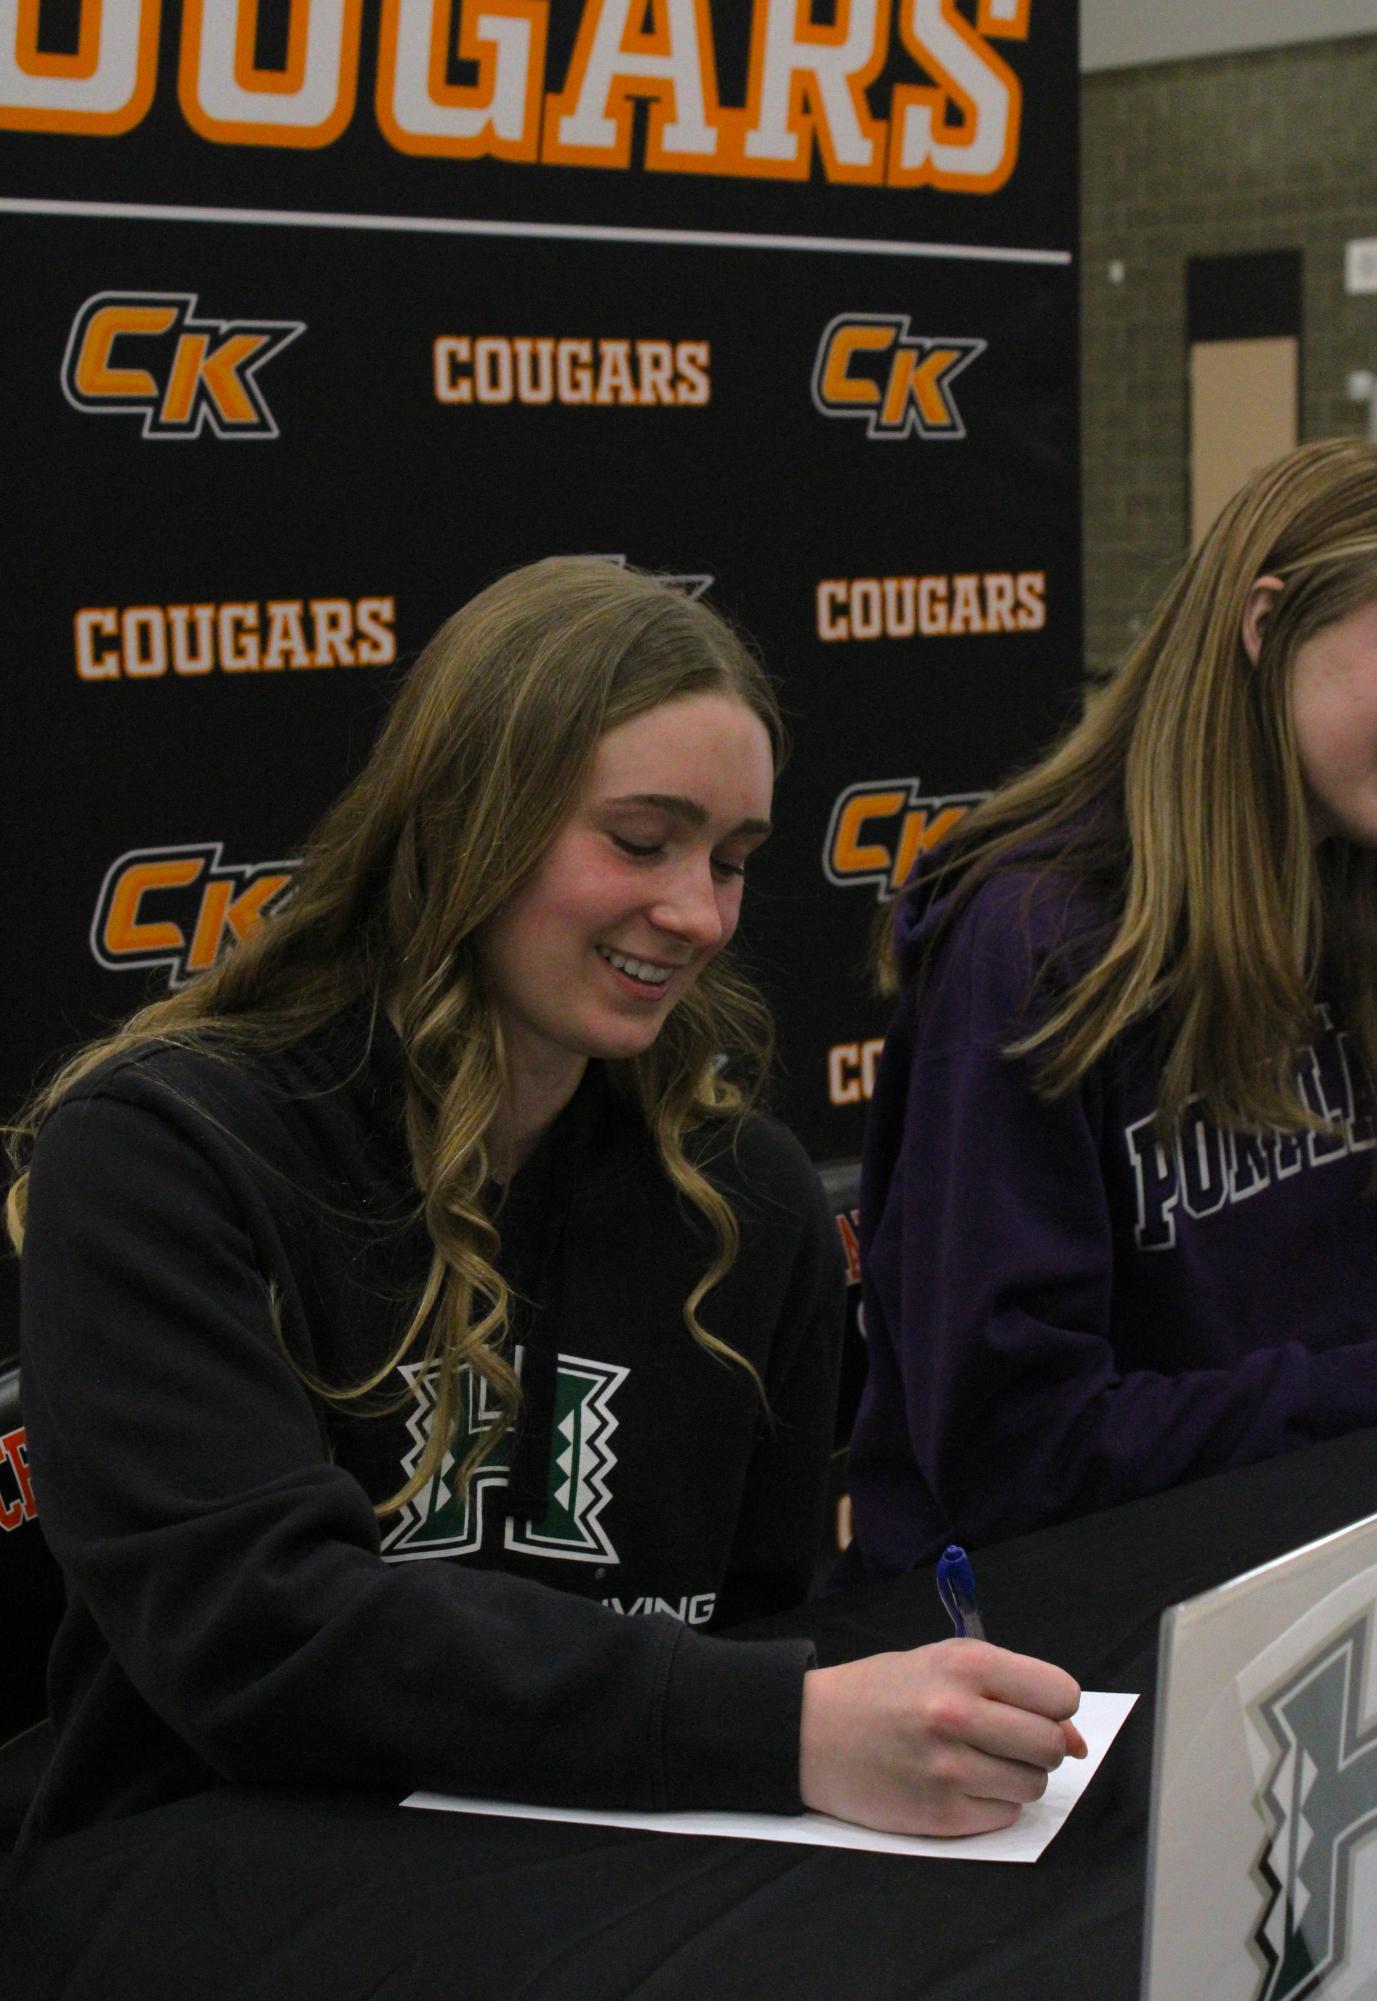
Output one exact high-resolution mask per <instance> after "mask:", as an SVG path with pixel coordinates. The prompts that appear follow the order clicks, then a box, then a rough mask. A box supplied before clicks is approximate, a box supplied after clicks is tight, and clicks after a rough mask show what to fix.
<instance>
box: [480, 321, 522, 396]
mask: <svg viewBox="0 0 1377 2001" xmlns="http://www.w3.org/2000/svg"><path fill="white" fill-rule="evenodd" d="M473 386H474V389H475V391H476V393H477V396H478V400H479V402H480V403H510V402H511V400H512V388H513V383H512V346H511V342H510V341H508V340H504V339H503V338H502V336H501V334H482V335H480V337H479V338H478V340H476V341H475V342H474V346H473Z"/></svg>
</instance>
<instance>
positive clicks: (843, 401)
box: [817, 317, 898, 410]
mask: <svg viewBox="0 0 1377 2001" xmlns="http://www.w3.org/2000/svg"><path fill="white" fill-rule="evenodd" d="M897 334H898V328H897V327H896V325H895V323H894V321H893V320H892V319H891V320H858V319H854V318H850V317H843V318H841V319H836V320H833V322H832V324H831V326H830V327H829V328H828V330H827V332H826V334H825V335H824V336H823V346H822V353H821V358H820V361H819V364H818V371H817V397H818V400H819V401H820V402H821V403H822V404H823V405H824V406H826V407H827V408H829V409H834V408H842V409H861V410H867V409H873V408H874V406H875V405H876V404H877V403H878V402H879V400H880V386H879V384H878V383H877V382H872V381H871V380H870V378H869V377H868V376H864V375H853V374H852V373H851V363H852V362H853V361H854V360H855V358H856V356H857V355H862V354H886V353H888V351H889V349H890V348H892V347H893V345H894V342H895V339H896V337H897Z"/></svg>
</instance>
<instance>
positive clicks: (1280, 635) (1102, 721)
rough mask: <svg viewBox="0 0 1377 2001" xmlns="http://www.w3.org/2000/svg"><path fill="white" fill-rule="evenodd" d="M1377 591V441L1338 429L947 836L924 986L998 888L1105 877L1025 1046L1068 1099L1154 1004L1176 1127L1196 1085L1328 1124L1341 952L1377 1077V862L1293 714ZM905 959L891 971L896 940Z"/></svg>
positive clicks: (1243, 1122)
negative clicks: (1300, 683)
mask: <svg viewBox="0 0 1377 2001" xmlns="http://www.w3.org/2000/svg"><path fill="white" fill-rule="evenodd" d="M1264 577H1275V578H1276V579H1277V580H1278V581H1279V583H1280V585H1281V589H1280V592H1279V594H1278V595H1277V597H1276V601H1275V603H1274V605H1273V608H1272V610H1271V613H1270V615H1269V617H1268V618H1267V620H1266V622H1265V624H1264V625H1263V626H1262V629H1261V646H1260V650H1259V651H1258V656H1257V659H1256V662H1254V661H1253V660H1252V659H1251V658H1250V656H1249V652H1248V649H1247V648H1246V647H1245V645H1244V640H1243V631H1244V615H1245V611H1246V610H1247V607H1248V602H1249V598H1250V595H1251V592H1252V590H1253V586H1254V585H1255V584H1256V583H1257V582H1258V581H1259V580H1260V579H1261V578H1264ZM1374 601H1377V447H1373V446H1371V445H1368V444H1365V443H1362V442H1359V441H1358V440H1356V439H1348V438H1339V439H1328V440H1324V441H1321V442H1319V443H1315V444H1310V445H1305V446H1302V447H1301V448H1300V449H1299V450H1297V451H1294V452H1291V453H1289V454H1288V455H1287V456H1286V457H1285V458H1282V459H1279V460H1277V461H1276V462H1275V463H1274V464H1272V465H1269V466H1266V467H1265V468H1263V470H1262V471H1260V472H1258V473H1257V474H1255V475H1254V476H1253V478H1252V479H1250V480H1249V481H1248V482H1247V483H1246V485H1244V487H1243V488H1242V489H1241V490H1240V491H1239V492H1238V493H1237V494H1236V495H1235V496H1234V498H1233V499H1232V500H1231V501H1230V502H1229V504H1228V506H1226V507H1225V509H1224V510H1223V512H1222V514H1221V515H1220V516H1219V519H1218V520H1217V521H1216V522H1215V523H1214V525H1213V527H1212V528H1211V529H1210V531H1209V533H1208V534H1207V535H1206V537H1205V538H1204V540H1203V542H1202V543H1201V544H1200V547H1199V548H1198V549H1197V551H1196V552H1195V554H1194V555H1193V556H1192V557H1191V558H1190V560H1189V561H1188V562H1187V563H1186V564H1185V565H1184V566H1183V567H1182V569H1181V570H1180V572H1179V573H1178V575H1177V576H1176V578H1175V580H1174V581H1173V583H1172V584H1171V585H1170V587H1169V588H1168V590H1167V592H1166V594H1165V596H1164V597H1163V599H1162V601H1161V603H1160V604H1159V606H1158V608H1157V610H1156V612H1155V614H1154V616H1153V617H1152V619H1151V621H1150V623H1149V625H1148V628H1147V630H1146V632H1145V633H1144V634H1143V637H1142V638H1141V639H1140V640H1139V641H1138V643H1137V645H1136V646H1135V647H1134V649H1133V651H1132V652H1131V653H1130V654H1129V656H1128V658H1127V659H1126V661H1125V662H1124V664H1123V666H1122V668H1121V669H1120V670H1119V672H1118V674H1117V676H1116V677H1115V678H1114V679H1113V680H1112V681H1111V682H1110V684H1109V685H1108V686H1107V687H1106V688H1105V689H1104V690H1103V691H1102V692H1100V693H1097V694H1096V695H1094V696H1093V697H1092V699H1091V701H1090V703H1089V705H1088V707H1087V709H1086V713H1085V715H1084V717H1083V719H1082V720H1081V722H1080V723H1079V724H1078V725H1077V726H1076V727H1075V728H1074V729H1073V730H1072V731H1071V732H1070V734H1069V735H1068V736H1067V737H1066V738H1065V739H1064V740H1063V742H1062V743H1061V744H1060V745H1059V746H1058V747H1057V748H1056V749H1055V750H1053V751H1052V753H1051V754H1050V756H1048V757H1046V758H1045V759H1044V760H1043V761H1042V762H1041V763H1039V764H1037V765H1036V766H1035V767H1034V768H1033V769H1032V770H1030V771H1028V772H1026V773H1025V774H1023V775H1022V776H1021V777H1018V778H1015V779H1014V780H1013V781H1012V782H1011V783H1009V784H1007V785H1005V786H1003V787H1001V788H1000V790H998V791H997V792H995V793H994V794H993V795H992V797H991V798H990V799H988V800H987V801H985V802H984V804H983V805H981V806H980V807H978V808H977V809H976V810H975V811H973V812H972V813H970V814H969V815H968V816H967V818H966V819H965V820H964V821H963V823H962V824H961V826H960V827H959V828H958V829H957V830H956V832H955V833H954V834H953V835H952V836H951V837H950V838H949V840H948V842H947V843H946V844H944V847H943V849H942V851H941V857H940V860H939V862H938V864H937V866H936V867H935V868H934V869H931V870H929V871H927V872H926V874H925V877H924V884H925V886H926V885H927V884H933V883H945V884H946V885H947V886H948V887H949V888H950V890H951V897H950V904H949V912H948V914H947V916H946V918H945V920H944V922H943V924H942V926H941V927H940V928H939V930H938V932H937V934H936V935H935V936H934V939H933V940H932V942H931V944H930V945H929V947H928V952H927V956H926V958H925V960H924V962H923V966H922V967H921V968H920V971H919V979H918V984H919V987H920V988H921V984H922V979H923V976H924V973H925V971H926V969H927V967H929V966H930V965H931V963H932V952H933V950H934V949H935V948H936V946H937V944H939V943H940V939H941V937H942V936H943V935H945V932H946V929H947V928H948V925H949V924H950V921H951V919H952V918H954V917H955V915H956V914H957V912H958V911H959V910H960V909H961V908H962V907H963V906H964V905H965V903H966V902H968V901H969V899H970V898H971V897H972V896H973V895H974V894H975V892H976V890H977V889H978V888H979V887H980V885H981V884H982V883H983V882H985V881H987V880H988V879H989V877H990V876H992V875H993V874H995V873H996V872H997V871H999V870H1002V869H1007V868H1010V867H1020V868H1022V867H1029V866H1031V867H1035V868H1037V869H1039V870H1054V871H1057V872H1059V873H1062V874H1065V875H1066V876H1067V877H1068V878H1073V879H1077V880H1079V881H1081V882H1083V883H1085V884H1086V886H1087V887H1088V888H1089V889H1090V890H1091V891H1092V893H1093V895H1094V899H1095V900H1096V901H1097V902H1098V903H1099V905H1100V906H1101V907H1102V908H1103V909H1104V910H1105V913H1106V927H1105V934H1104V936H1103V938H1102V940H1101V941H1099V946H1098V951H1097V956H1096V957H1095V959H1094V963H1093V964H1091V965H1090V966H1089V968H1088V969H1085V970H1082V971H1080V972H1079V974H1078V975H1074V976H1070V977H1069V978H1068V980H1067V981H1066V982H1064V983H1063V985H1062V987H1061V989H1060V991H1058V992H1055V993H1054V995H1053V997H1052V999H1051V1003H1050V1006H1049V1008H1048V1010H1047V1012H1046V1014H1045V1018H1044V1019H1043V1020H1042V1022H1041V1024H1040V1026H1038V1027H1037V1028H1036V1029H1035V1030H1034V1031H1033V1032H1032V1033H1030V1034H1029V1035H1028V1036H1027V1037H1026V1038H1025V1039H1024V1040H1023V1041H1022V1042H1020V1043H1018V1044H1017V1045H1016V1047H1015V1049H1013V1050H1011V1051H1010V1053H1011V1054H1024V1053H1034V1052H1040V1053H1041V1055H1042V1059H1043V1060H1042V1063H1041V1067H1040V1069H1039V1072H1038V1085H1039V1088H1040V1089H1041V1090H1043V1091H1044V1092H1045V1093H1046V1094H1047V1095H1048V1096H1057V1095H1059V1094H1060V1093H1062V1092H1065V1091H1068V1090H1070V1089H1071V1088H1072V1087H1073V1086H1074V1085H1076V1084H1077V1083H1078V1082H1079V1081H1080V1079H1081V1078H1082V1077H1084V1076H1085V1074H1086V1072H1087V1071H1088V1070H1089V1069H1090V1068H1091V1066H1092V1065H1093V1064H1095V1063H1097V1062H1098V1061H1099V1060H1100V1059H1101V1058H1102V1057H1103V1056H1104V1055H1105V1054H1106V1052H1107V1051H1108V1050H1109V1048H1110V1047H1111V1045H1112V1044H1113V1043H1114V1042H1115V1041H1116V1040H1117V1039H1118V1038H1119V1037H1120V1036H1121V1035H1122V1034H1123V1033H1124V1032H1125V1030H1126V1029H1128V1028H1129V1027H1131V1026H1132V1025H1133V1024H1135V1023H1137V1022H1140V1021H1143V1020H1145V1019H1148V1018H1153V1019H1155V1021H1156V1022H1157V1024H1158V1027H1159V1030H1160V1035H1161V1042H1162V1078H1161V1086H1160V1091H1159V1098H1158V1108H1157V1109H1158V1119H1159V1123H1160V1125H1161V1126H1162V1128H1163V1129H1164V1130H1167V1129H1170V1128H1171V1127H1173V1126H1174V1125H1175V1123H1176V1121H1177V1120H1178V1118H1179V1116H1180V1113H1181V1111H1182V1109H1183V1107H1184V1106H1185V1104H1186V1102H1187V1100H1188V1099H1191V1098H1196V1097H1198V1098H1199V1099H1200V1100H1201V1101H1202V1103H1203V1105H1204V1107H1205V1109H1206V1111H1207V1112H1208V1113H1209V1115H1210V1116H1211V1117H1213V1118H1214V1119H1215V1121H1216V1122H1217V1123H1219V1124H1221V1125H1227V1126H1238V1127H1243V1128H1252V1129H1266V1128H1276V1129H1280V1130H1289V1131H1295V1130H1300V1129H1304V1128H1306V1127H1310V1126H1313V1125H1314V1124H1315V1123H1316V1121H1315V1118H1314V1116H1313V1114H1312V1113H1311V1112H1309V1111H1308V1110H1307V1108H1306V1106H1305V1103H1304V1101H1303V1100H1302V1098H1301V1095H1300V1091H1299V1088H1298V1086H1297V1082H1296V1063H1297V1060H1298V1058H1299V1056H1300V1054H1301V1052H1302V1050H1303V1049H1304V1048H1305V1046H1306V1044H1307V1043H1308V1042H1309V1041H1310V1040H1311V1038H1312V1036H1313V1033H1314V1011H1315V1000H1316V981H1317V978H1318V975H1319V972H1320V968H1321V964H1322V963H1323V965H1324V968H1325V972H1326V977H1327V978H1328V979H1329V980H1331V981H1333V982H1334V983H1335V987H1336V998H1337V999H1338V1000H1339V1001H1340V1004H1341V1006H1342V1008H1343V1011H1344V1017H1345V1023H1346V1026H1347V1027H1348V1029H1349V1032H1350V1034H1351V1035H1352V1036H1353V1038H1354V1041H1355V1042H1356V1044H1357V1047H1358V1050H1359V1052H1360V1054H1361V1056H1362V1058H1363V1060H1364V1062H1365V1064H1366V1067H1367V1072H1368V1075H1369V1076H1370V1077H1377V856H1374V855H1373V854H1372V853H1370V852H1367V851H1365V850H1362V849H1360V848H1358V847H1356V846H1354V845H1353V844H1352V843H1350V842H1347V841H1343V840H1329V841H1325V842H1323V843H1321V844H1319V845H1318V846H1317V844H1316V842H1315V838H1314V833H1313V828H1312V822H1311V817H1310V809H1309V802H1308V799H1307V793H1306V786H1305V780H1304V777H1303V774H1302V770H1301V761H1300V755H1299V752H1298V749H1297V745H1296V739H1295V732H1294V728H1293V724H1292V714H1291V673H1292V667H1293V664H1294V661H1295V657H1296V654H1297V651H1298V650H1299V648H1300V647H1302V646H1303V645H1304V644H1305V643H1306V641H1307V640H1310V639H1312V638H1313V637H1314V636H1315V635H1316V633H1318V632H1320V631H1321V630H1322V629H1323V628H1324V627H1326V626H1328V625H1331V624H1333V623H1334V621H1335V620H1337V619H1342V618H1344V617H1346V616H1348V615H1349V614H1350V613H1352V612H1354V611H1356V610H1358V609H1360V608H1361V607H1362V606H1364V605H1367V604H1371V603H1373V602H1374ZM924 893H926V887H925V891H924ZM888 965H889V971H890V978H891V983H892V965H893V961H892V948H891V949H890V952H889V954H888Z"/></svg>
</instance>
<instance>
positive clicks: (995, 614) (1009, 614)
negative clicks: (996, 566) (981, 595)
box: [985, 570, 1018, 632]
mask: <svg viewBox="0 0 1377 2001" xmlns="http://www.w3.org/2000/svg"><path fill="white" fill-rule="evenodd" d="M985 630H986V632H1016V631H1017V630H1018V627H1017V625H1016V623H1015V620H1014V580H1013V577H1012V576H1011V575H1010V574H1009V573H1008V571H1007V570H991V571H990V572H989V574H988V575H987V576H986V578H985Z"/></svg>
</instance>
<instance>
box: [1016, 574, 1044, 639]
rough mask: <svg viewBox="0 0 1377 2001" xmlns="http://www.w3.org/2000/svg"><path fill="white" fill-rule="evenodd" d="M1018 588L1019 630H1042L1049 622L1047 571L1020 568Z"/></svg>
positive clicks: (1017, 580)
mask: <svg viewBox="0 0 1377 2001" xmlns="http://www.w3.org/2000/svg"><path fill="white" fill-rule="evenodd" d="M1016 588H1017V592H1018V629H1019V631H1020V632H1041V631H1042V628H1043V627H1044V626H1045V625H1046V623H1047V572H1046V571H1045V570H1020V571H1019V573H1018V577H1017V579H1016Z"/></svg>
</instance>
